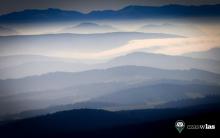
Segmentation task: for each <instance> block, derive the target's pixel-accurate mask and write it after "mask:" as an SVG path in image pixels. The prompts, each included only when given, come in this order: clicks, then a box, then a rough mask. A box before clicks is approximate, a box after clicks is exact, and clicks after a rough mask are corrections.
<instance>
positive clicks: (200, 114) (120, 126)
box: [0, 104, 220, 138]
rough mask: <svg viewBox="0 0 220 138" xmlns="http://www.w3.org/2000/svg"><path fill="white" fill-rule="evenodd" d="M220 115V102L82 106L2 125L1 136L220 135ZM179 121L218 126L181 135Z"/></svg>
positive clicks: (189, 131) (91, 137) (135, 137)
mask: <svg viewBox="0 0 220 138" xmlns="http://www.w3.org/2000/svg"><path fill="white" fill-rule="evenodd" d="M219 115H220V105H219V104H209V105H200V106H192V107H188V108H176V109H175V108H173V109H148V110H132V111H118V112H108V111H104V110H92V109H80V110H70V111H63V112H58V113H55V114H51V115H45V116H40V117H35V118H30V119H24V120H19V121H14V122H9V123H5V124H1V126H0V136H1V137H3V138H5V137H62V138H63V137H77V138H81V137H90V138H94V137H100V138H106V137H107V138H108V137H111V138H115V137H120V138H122V137H131V138H137V137H139V138H141V137H143V138H144V137H162V136H163V137H164V136H166V137H176V136H180V137H182V136H190V137H191V136H195V137H199V136H207V137H217V133H218V127H217V126H218V123H219V122H218V117H219ZM177 120H184V122H185V123H186V125H189V124H191V125H194V124H195V125H204V124H210V125H215V126H216V129H214V130H207V129H204V130H189V129H186V128H185V129H184V130H183V132H182V133H181V134H179V133H178V131H177V130H176V128H175V127H174V124H175V121H177Z"/></svg>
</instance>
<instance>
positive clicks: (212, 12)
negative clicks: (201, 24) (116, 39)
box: [0, 5, 220, 23]
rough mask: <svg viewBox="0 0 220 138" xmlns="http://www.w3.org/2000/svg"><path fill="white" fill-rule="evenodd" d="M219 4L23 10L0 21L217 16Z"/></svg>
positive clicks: (6, 15)
mask: <svg viewBox="0 0 220 138" xmlns="http://www.w3.org/2000/svg"><path fill="white" fill-rule="evenodd" d="M219 9H220V5H200V6H184V5H165V6H161V7H153V6H127V7H125V8H122V9H120V10H116V11H113V10H103V11H92V12H90V13H88V14H84V13H80V12H77V11H64V10H60V9H53V8H50V9H46V10H24V11H20V12H13V13H9V14H5V15H1V16H0V22H12V23H13V22H14V23H19V22H45V21H55V22H56V21H58V22H60V21H61V22H62V21H74V20H85V19H86V20H88V19H89V20H97V19H144V18H174V17H175V18H178V17H179V18H184V17H218V16H219V15H220V12H219Z"/></svg>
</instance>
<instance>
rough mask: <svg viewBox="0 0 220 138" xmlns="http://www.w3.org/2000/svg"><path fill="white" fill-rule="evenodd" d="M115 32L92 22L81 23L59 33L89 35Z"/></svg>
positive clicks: (111, 28) (109, 27)
mask: <svg viewBox="0 0 220 138" xmlns="http://www.w3.org/2000/svg"><path fill="white" fill-rule="evenodd" d="M116 31H118V30H117V29H116V28H114V27H112V26H110V25H100V24H97V23H92V22H83V23H80V24H78V25H75V26H72V27H67V28H64V29H62V30H61V31H60V32H65V33H79V34H90V33H107V32H116Z"/></svg>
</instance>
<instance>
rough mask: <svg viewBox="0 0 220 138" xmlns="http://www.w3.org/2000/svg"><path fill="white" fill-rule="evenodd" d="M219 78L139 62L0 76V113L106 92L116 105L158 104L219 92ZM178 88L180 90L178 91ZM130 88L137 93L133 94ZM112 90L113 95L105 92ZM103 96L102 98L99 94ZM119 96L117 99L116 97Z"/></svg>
mask: <svg viewBox="0 0 220 138" xmlns="http://www.w3.org/2000/svg"><path fill="white" fill-rule="evenodd" d="M163 80H175V81H163ZM182 81H188V82H182ZM219 82H220V75H219V74H215V73H211V72H207V71H202V70H196V69H191V70H164V69H156V68H150V67H141V66H121V67H114V68H109V69H99V70H97V69H96V70H89V71H84V72H78V73H68V72H56V73H49V74H45V75H41V76H31V77H26V78H21V79H7V80H0V105H1V106H0V109H1V111H0V114H5V113H6V112H7V113H16V112H20V111H25V110H33V109H42V108H46V107H49V106H55V105H65V104H71V103H72V104H73V103H79V102H84V101H88V100H91V99H96V98H97V100H94V101H96V102H101V103H103V101H101V100H100V99H105V98H104V97H105V96H106V97H109V98H108V99H107V100H106V102H107V103H110V104H119V105H123V104H127V105H128V104H130V103H132V105H136V104H142V105H144V103H145V102H144V101H145V99H147V101H148V104H147V106H145V105H144V106H145V107H150V104H152V103H153V104H160V102H168V101H172V100H175V99H179V98H180V99H181V98H195V97H202V96H206V95H212V94H213V95H218V93H219V92H218V90H219V88H218V87H217V86H216V85H217V84H219ZM160 84H167V85H160ZM200 84H202V85H200ZM180 88H181V91H182V93H180V92H179V91H180V90H179V89H180ZM133 92H137V94H136V95H133V94H134V93H133ZM145 92H146V93H145ZM163 92H166V94H165V96H163V97H162V99H158V97H159V96H158V94H159V95H163V94H164V93H163ZM113 93H116V95H115V96H108V95H109V94H110V95H111V94H113ZM121 93H122V94H121ZM118 94H119V95H120V94H121V96H119V95H118ZM124 94H125V95H124ZM127 94H128V95H127ZM148 94H149V95H148ZM113 95H114V94H113ZM168 95H170V96H171V97H169V96H168ZM102 96H103V98H98V97H102ZM135 96H136V98H135ZM166 96H167V97H166ZM111 97H112V98H111ZM114 97H117V98H114ZM123 97H126V99H125V101H126V100H127V101H128V102H123ZM149 97H151V98H150V99H149ZM118 98H119V100H118V102H117V101H115V100H116V99H118ZM120 98H122V99H120ZM114 99H115V100H114ZM99 100H100V101H99ZM94 101H93V100H92V101H91V102H94ZM136 101H139V102H140V103H137V102H136ZM147 101H146V103H147ZM154 101H155V103H154ZM120 102H122V103H120ZM5 105H13V106H11V107H8V106H7V107H6V106H5ZM133 108H135V107H133Z"/></svg>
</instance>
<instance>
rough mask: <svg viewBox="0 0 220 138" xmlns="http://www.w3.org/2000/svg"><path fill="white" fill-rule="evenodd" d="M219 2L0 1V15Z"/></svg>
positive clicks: (160, 0)
mask: <svg viewBox="0 0 220 138" xmlns="http://www.w3.org/2000/svg"><path fill="white" fill-rule="evenodd" d="M217 3H220V1H219V0H211V1H210V0H0V14H6V13H10V12H13V11H21V10H24V9H46V8H59V9H64V10H77V11H80V12H84V13H85V12H90V11H92V10H106V9H111V10H117V9H120V8H122V7H125V6H128V5H148V6H161V5H167V4H182V5H203V4H217Z"/></svg>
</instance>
